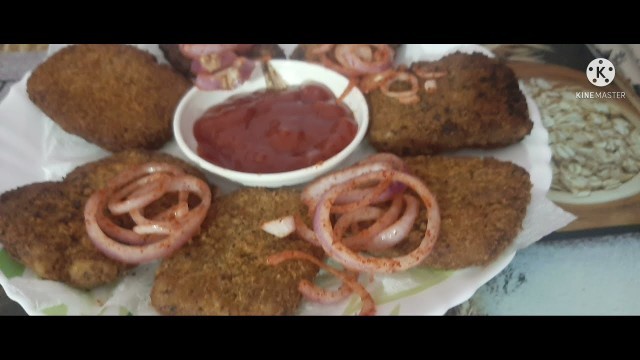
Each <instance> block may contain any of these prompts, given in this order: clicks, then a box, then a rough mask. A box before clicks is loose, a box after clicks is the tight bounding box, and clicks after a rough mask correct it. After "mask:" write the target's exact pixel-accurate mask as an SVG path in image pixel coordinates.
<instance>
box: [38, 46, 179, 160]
mask: <svg viewBox="0 0 640 360" xmlns="http://www.w3.org/2000/svg"><path fill="white" fill-rule="evenodd" d="M190 86H191V85H190V83H189V82H188V81H187V80H186V79H184V78H183V77H182V76H180V75H179V74H178V73H176V72H175V71H173V69H171V67H170V66H168V65H160V64H158V63H157V61H156V59H155V57H154V56H153V55H151V54H149V53H147V52H146V51H142V50H139V49H137V48H135V47H133V46H128V45H117V44H81V45H72V46H68V47H65V48H63V49H62V50H60V51H58V52H57V53H55V54H53V55H52V56H51V57H49V58H48V59H47V60H46V61H45V62H43V63H42V64H40V66H38V67H37V68H36V69H35V71H34V72H33V74H32V75H31V77H30V78H29V80H28V82H27V92H28V94H29V98H30V99H31V101H33V103H34V104H35V105H36V106H38V107H39V108H40V109H41V110H42V112H44V113H45V114H46V115H47V116H48V117H50V118H51V119H52V120H53V121H55V122H56V123H57V124H58V125H60V127H61V128H62V129H64V130H65V131H66V132H69V133H71V134H75V135H78V136H80V137H82V138H84V139H85V140H87V141H89V142H91V143H94V144H96V145H98V146H100V147H102V148H104V149H106V150H109V151H112V152H117V151H122V150H128V149H148V150H153V149H158V148H160V147H161V146H162V145H164V144H165V143H166V142H167V141H169V140H170V139H171V136H172V130H171V122H172V119H173V113H174V111H175V108H176V106H177V105H178V102H179V101H180V99H181V98H182V96H183V95H184V93H185V92H186V91H187V90H188V89H189V88H190Z"/></svg>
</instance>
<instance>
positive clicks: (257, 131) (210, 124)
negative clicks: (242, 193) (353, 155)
mask: <svg viewBox="0 0 640 360" xmlns="http://www.w3.org/2000/svg"><path fill="white" fill-rule="evenodd" d="M357 129H358V125H357V123H356V121H355V119H354V116H353V113H352V112H351V110H350V109H349V108H348V107H347V106H345V105H344V104H342V103H338V101H337V100H336V97H335V96H334V95H333V93H332V92H331V90H329V89H328V88H326V87H325V86H323V85H320V84H317V83H307V84H304V85H302V86H297V87H289V88H288V89H286V90H284V91H277V90H263V91H257V92H254V93H251V94H248V95H245V94H243V95H238V96H234V97H231V98H229V99H228V100H227V101H225V102H223V103H221V104H218V105H216V106H214V107H212V108H210V109H209V110H207V111H206V112H205V113H204V115H202V117H200V119H198V121H196V124H195V125H194V127H193V133H194V135H195V138H196V140H197V142H198V154H199V155H200V156H201V157H203V158H204V159H206V160H208V161H209V162H211V163H213V164H215V165H218V166H221V167H224V168H227V169H231V170H236V171H242V172H250V173H261V174H268V173H278V172H285V171H291V170H297V169H302V168H305V167H308V166H311V165H314V164H317V163H319V162H321V161H324V160H327V159H329V158H330V157H332V156H334V155H335V154H337V153H339V152H340V151H341V150H342V149H344V148H345V147H346V146H347V145H348V144H349V143H350V142H351V141H352V140H353V138H354V137H355V135H356V132H357Z"/></svg>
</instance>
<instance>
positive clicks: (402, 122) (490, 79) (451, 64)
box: [367, 53, 533, 155]
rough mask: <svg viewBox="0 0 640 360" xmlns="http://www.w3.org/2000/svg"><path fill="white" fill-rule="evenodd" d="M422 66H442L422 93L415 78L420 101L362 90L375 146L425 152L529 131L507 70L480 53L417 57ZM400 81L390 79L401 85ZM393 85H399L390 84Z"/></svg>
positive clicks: (495, 141) (495, 143)
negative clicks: (429, 88) (408, 101)
mask: <svg viewBox="0 0 640 360" xmlns="http://www.w3.org/2000/svg"><path fill="white" fill-rule="evenodd" d="M416 67H420V68H421V69H424V71H426V72H434V73H439V72H446V75H445V76H443V77H440V78H438V79H436V80H435V81H436V84H437V90H436V91H435V92H434V93H431V94H427V92H426V91H425V89H424V82H425V80H423V79H420V78H418V80H419V91H418V95H419V96H420V101H419V102H417V103H416V104H402V103H400V102H399V101H398V100H396V99H394V98H392V97H389V96H387V95H385V94H384V93H382V91H380V90H379V89H378V90H375V91H372V92H371V93H369V94H368V95H367V100H368V103H369V114H370V125H369V132H368V139H369V142H370V143H371V144H372V145H373V146H374V147H375V148H376V149H378V150H379V151H387V152H392V153H395V154H398V155H428V154H434V153H438V152H442V151H448V150H457V149H461V148H495V147H501V146H506V145H510V144H513V143H516V142H519V141H520V140H522V139H523V138H524V137H525V136H526V135H528V134H529V133H530V132H531V129H532V127H533V123H532V122H531V120H530V119H529V113H528V108H527V103H526V99H525V97H524V95H523V94H522V92H521V91H520V89H519V87H518V80H517V78H516V77H515V74H514V73H513V71H512V70H511V69H510V68H509V67H508V66H506V65H505V64H504V63H502V62H500V61H498V60H495V59H491V58H489V57H487V56H485V55H482V54H478V53H474V54H471V55H468V54H462V53H454V54H451V55H448V56H445V57H443V58H442V59H441V60H438V61H434V62H418V63H415V64H413V65H412V69H415V68H416ZM403 85H408V84H404V83H396V84H393V85H392V88H391V89H392V90H394V91H396V90H397V91H402V90H405V89H404V88H402V86H403ZM394 86H397V87H399V88H394Z"/></svg>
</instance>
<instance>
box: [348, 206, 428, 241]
mask: <svg viewBox="0 0 640 360" xmlns="http://www.w3.org/2000/svg"><path fill="white" fill-rule="evenodd" d="M404 201H405V204H406V208H405V210H404V214H402V216H401V217H400V219H398V221H396V222H395V223H393V224H392V225H391V226H389V227H388V228H386V229H384V230H382V231H381V232H380V233H378V234H377V235H376V236H374V237H373V238H372V239H371V242H370V243H369V244H368V245H367V250H384V249H389V248H391V247H393V246H395V245H397V244H398V243H400V242H401V241H402V240H403V239H405V238H406V237H407V236H408V235H409V232H410V231H411V227H412V226H413V224H414V223H415V221H416V218H417V217H418V200H416V199H415V198H414V197H413V196H411V195H404ZM345 243H346V241H345Z"/></svg>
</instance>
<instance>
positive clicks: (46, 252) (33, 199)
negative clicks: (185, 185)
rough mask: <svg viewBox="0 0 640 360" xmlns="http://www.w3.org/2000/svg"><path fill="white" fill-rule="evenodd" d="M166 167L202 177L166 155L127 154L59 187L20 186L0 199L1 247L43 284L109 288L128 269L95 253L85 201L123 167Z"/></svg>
mask: <svg viewBox="0 0 640 360" xmlns="http://www.w3.org/2000/svg"><path fill="white" fill-rule="evenodd" d="M152 160H153V161H167V162H171V163H174V164H177V165H179V166H180V167H182V168H184V169H185V170H186V171H188V172H191V173H194V174H198V176H200V177H201V178H204V176H203V175H202V174H201V173H200V172H199V171H198V170H196V169H195V168H193V167H191V166H190V165H188V164H186V163H184V162H182V161H180V160H177V159H175V158H173V157H170V156H168V155H162V154H153V153H148V152H142V151H126V152H123V153H119V154H116V155H114V156H111V157H108V158H105V159H103V160H99V161H97V162H94V163H89V164H86V165H83V166H80V167H78V168H76V169H75V170H74V171H72V172H71V173H70V174H69V175H68V176H67V178H66V179H65V180H64V181H62V182H44V183H36V184H31V185H26V186H22V187H20V188H18V189H15V190H11V191H8V192H6V193H4V194H2V195H1V196H0V242H1V243H2V244H3V246H4V248H5V249H7V251H8V252H9V253H10V254H11V255H12V256H13V257H14V258H15V259H17V260H18V261H19V262H21V263H23V264H25V265H26V266H27V267H29V268H31V269H32V270H34V271H35V273H36V274H38V275H39V276H40V277H42V278H43V279H47V280H54V281H61V282H64V283H66V284H69V285H71V286H74V287H77V288H82V289H91V288H94V287H97V286H100V285H103V284H108V283H111V282H113V281H115V280H117V279H118V278H120V276H121V275H122V274H123V273H124V271H125V270H126V269H128V268H129V266H127V265H125V264H122V263H119V262H116V261H114V260H111V259H109V258H107V257H106V256H104V255H103V254H102V253H101V252H99V251H98V250H97V249H96V248H95V246H94V245H93V243H92V242H91V240H90V239H89V237H88V235H87V233H86V230H85V224H84V205H85V202H86V201H87V199H88V198H89V196H91V194H92V193H93V192H94V191H95V190H97V189H99V188H102V187H104V185H105V184H106V182H107V181H108V180H109V179H111V178H113V177H114V176H115V175H117V174H118V173H119V172H120V171H122V170H124V169H125V168H127V167H130V166H134V165H138V164H142V163H144V162H147V161H152Z"/></svg>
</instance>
